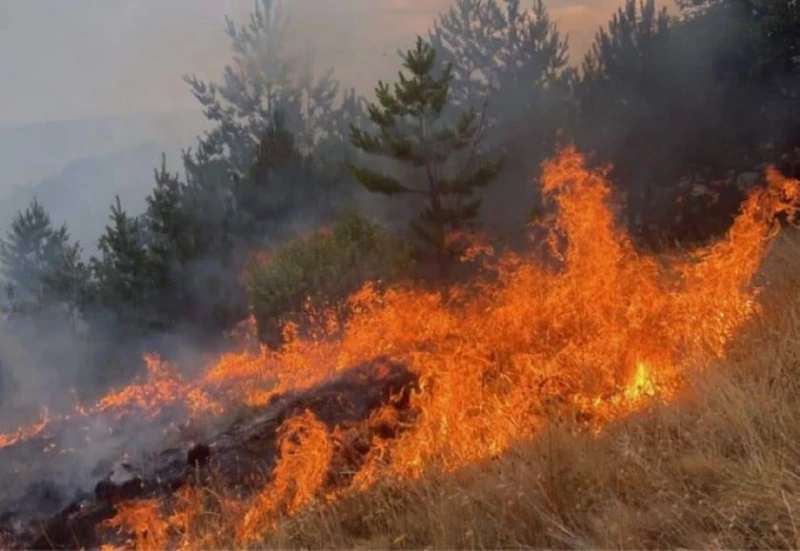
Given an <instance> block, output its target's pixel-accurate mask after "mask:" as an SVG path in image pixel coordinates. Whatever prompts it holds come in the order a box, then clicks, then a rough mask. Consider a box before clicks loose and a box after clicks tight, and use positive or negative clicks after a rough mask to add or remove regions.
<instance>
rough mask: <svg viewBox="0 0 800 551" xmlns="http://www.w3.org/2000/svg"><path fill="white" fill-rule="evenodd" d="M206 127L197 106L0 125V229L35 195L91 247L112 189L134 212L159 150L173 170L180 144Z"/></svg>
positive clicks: (138, 208) (140, 205)
mask: <svg viewBox="0 0 800 551" xmlns="http://www.w3.org/2000/svg"><path fill="white" fill-rule="evenodd" d="M207 128H208V122H207V121H206V120H205V119H204V117H203V115H202V113H201V112H199V111H176V112H169V113H152V114H143V115H130V116H119V117H92V118H83V119H75V120H65V121H50V122H40V123H31V124H26V125H15V126H8V125H6V126H2V125H0V235H4V234H5V232H6V230H7V228H8V226H9V225H10V223H11V219H12V217H13V216H14V214H16V212H17V211H19V210H21V209H24V208H25V207H26V206H27V205H28V204H29V203H30V201H31V200H32V199H33V198H34V197H36V198H37V199H38V200H39V202H40V203H42V205H44V207H45V208H46V209H47V210H48V212H49V213H50V215H51V217H52V218H53V222H54V223H56V224H61V223H62V222H66V223H67V225H68V227H69V230H70V233H71V234H72V237H73V239H78V240H80V242H81V245H82V246H83V248H84V251H86V253H87V254H90V253H93V252H94V251H95V250H96V246H97V239H98V238H99V237H100V235H101V234H102V232H103V230H104V228H105V225H106V223H107V222H108V215H109V207H110V205H111V204H112V203H113V202H114V197H115V195H119V196H120V200H121V201H122V204H123V207H125V209H126V210H128V212H130V213H131V214H139V213H141V212H142V211H143V209H144V204H145V202H144V198H145V197H146V195H147V194H148V193H149V191H150V190H151V189H152V186H153V170H154V169H155V168H156V167H157V166H158V165H159V163H160V162H161V153H162V152H164V153H166V154H167V165H168V166H169V167H170V169H171V170H172V171H175V170H178V169H179V167H180V157H179V156H180V152H181V149H185V148H187V147H190V146H193V145H194V144H195V143H196V141H195V138H196V137H197V136H198V135H201V134H202V133H203V132H204V131H205V130H206V129H207Z"/></svg>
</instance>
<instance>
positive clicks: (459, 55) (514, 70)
mask: <svg viewBox="0 0 800 551" xmlns="http://www.w3.org/2000/svg"><path fill="white" fill-rule="evenodd" d="M430 41H431V45H432V46H433V48H434V49H435V50H436V52H437V55H438V56H439V58H440V63H441V64H447V63H449V64H451V65H452V67H453V82H452V84H451V98H452V99H451V104H452V106H453V107H454V108H457V109H468V108H470V107H475V108H479V107H480V106H481V105H482V104H483V103H484V102H486V101H487V99H488V104H489V111H490V114H491V117H492V119H493V120H497V121H498V123H499V124H504V123H509V122H512V121H513V120H518V119H519V118H520V117H523V118H525V120H526V122H527V118H526V117H525V115H526V113H536V114H538V115H543V114H546V113H548V112H549V111H551V110H552V109H553V107H554V106H555V105H556V103H558V102H560V101H561V100H562V98H564V97H565V91H566V88H565V86H566V84H567V82H568V80H569V78H570V77H571V71H569V70H568V67H567V64H568V49H569V45H568V42H567V41H566V40H564V39H562V38H561V34H560V32H559V30H558V28H557V27H556V25H555V23H553V22H552V21H551V20H550V15H549V13H548V11H547V8H546V7H545V5H544V3H543V2H542V1H541V0H533V1H532V3H531V6H530V8H528V9H523V7H522V5H521V1H520V0H457V1H456V3H455V5H454V6H452V7H451V8H450V9H449V10H448V11H447V12H445V13H444V14H442V15H441V16H440V17H439V19H438V20H437V21H436V23H435V26H434V29H433V31H432V32H431V33H430ZM550 118H552V117H550ZM537 122H538V123H539V124H541V121H537Z"/></svg>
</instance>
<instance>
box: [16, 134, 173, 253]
mask: <svg viewBox="0 0 800 551" xmlns="http://www.w3.org/2000/svg"><path fill="white" fill-rule="evenodd" d="M184 146H185V144H183V143H172V144H169V145H167V146H164V145H162V144H156V143H153V142H146V143H142V144H139V145H136V146H133V147H129V148H125V149H122V150H120V151H116V152H113V153H108V154H105V155H99V156H93V157H85V158H82V159H77V160H74V161H72V162H70V163H69V164H68V165H67V166H66V167H64V168H63V169H62V170H60V171H59V172H58V173H57V174H55V175H53V176H51V177H49V178H46V179H44V180H43V181H41V182H40V183H38V184H36V185H32V186H24V187H18V188H17V189H15V190H14V191H13V192H11V193H10V194H8V195H6V196H5V197H2V198H0V234H2V235H4V234H5V232H6V231H7V228H8V227H9V225H10V224H11V220H12V217H13V216H14V215H15V214H16V213H17V212H18V211H19V210H21V209H24V208H26V207H27V205H28V204H29V203H30V202H31V200H33V198H34V197H35V198H37V199H38V200H39V202H40V203H41V204H42V205H43V206H44V207H45V209H46V210H47V211H48V213H50V216H51V218H52V220H53V223H54V224H55V225H60V224H61V223H64V222H66V224H67V227H68V229H69V231H70V234H71V235H72V239H73V240H78V241H80V243H81V246H82V247H83V249H84V253H85V255H87V256H88V255H89V254H93V253H95V252H96V250H97V240H98V238H99V237H100V235H102V233H103V231H104V229H105V226H106V224H107V223H108V220H109V219H108V217H109V213H110V206H111V204H112V203H113V202H114V200H115V199H114V198H115V196H117V195H119V197H120V201H121V202H122V206H123V207H124V208H125V210H127V211H128V212H129V213H130V214H140V213H141V212H143V211H144V208H145V197H146V196H147V194H148V193H149V192H150V190H151V189H152V187H153V171H154V170H155V169H156V168H157V167H158V166H159V165H160V162H161V153H162V152H164V153H166V154H167V167H168V168H169V169H170V170H171V171H173V172H175V171H176V170H179V167H180V157H179V155H180V150H181V148H182V147H184ZM181 172H182V171H181Z"/></svg>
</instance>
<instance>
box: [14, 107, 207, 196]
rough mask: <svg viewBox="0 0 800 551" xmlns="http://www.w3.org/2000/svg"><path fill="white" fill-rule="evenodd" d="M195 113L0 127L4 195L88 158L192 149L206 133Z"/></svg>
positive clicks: (203, 123)
mask: <svg viewBox="0 0 800 551" xmlns="http://www.w3.org/2000/svg"><path fill="white" fill-rule="evenodd" d="M206 124H207V122H206V121H205V119H204V118H203V116H202V113H200V112H199V111H194V110H187V111H174V112H168V113H151V114H143V115H131V116H119V117H92V118H83V119H75V120H65V121H49V122H38V123H31V124H26V125H14V126H2V125H0V196H3V195H5V194H7V193H10V192H12V191H13V190H14V189H15V188H16V187H18V186H27V185H31V184H36V183H37V182H41V181H42V180H43V179H45V178H48V177H50V176H53V175H54V174H56V173H57V172H59V171H60V170H62V169H64V167H65V166H66V165H67V164H69V163H71V162H72V161H75V160H76V159H81V158H85V157H97V156H101V155H107V154H110V153H114V152H118V151H122V150H125V149H128V148H132V147H135V146H137V145H139V144H142V143H145V142H152V143H155V144H159V145H162V146H164V145H171V144H175V143H181V144H183V146H184V147H185V146H189V145H192V144H193V143H194V141H193V138H194V137H195V136H197V135H199V134H201V133H202V132H203V131H204V130H205V129H206Z"/></svg>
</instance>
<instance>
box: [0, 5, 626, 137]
mask: <svg viewBox="0 0 800 551" xmlns="http://www.w3.org/2000/svg"><path fill="white" fill-rule="evenodd" d="M285 2H286V5H288V6H289V7H290V10H291V13H292V25H293V32H292V33H291V40H292V42H293V45H294V46H295V47H298V48H301V49H303V50H307V51H309V52H311V53H313V54H314V55H315V59H316V60H317V67H318V68H320V69H322V68H327V67H330V66H332V67H334V68H335V70H336V74H337V75H338V77H339V78H340V79H341V80H342V81H343V82H344V83H345V84H347V85H353V86H355V87H356V88H358V89H360V90H368V89H370V88H371V86H372V85H373V84H374V82H375V80H376V79H377V78H386V77H391V76H392V75H393V74H394V73H395V71H396V70H397V68H398V67H397V59H396V55H395V54H396V51H397V48H400V47H405V46H407V45H410V41H411V39H413V36H414V34H415V33H424V32H425V31H426V30H427V29H428V28H429V27H430V25H431V22H432V21H433V20H434V18H435V17H436V14H438V13H439V12H441V11H443V10H444V9H446V8H447V7H448V6H449V5H450V3H451V0H285ZM621 2H622V0H550V1H549V2H547V5H548V7H549V9H550V11H551V14H552V15H553V18H554V19H555V20H556V21H557V22H558V23H559V25H560V28H561V30H562V32H564V33H569V35H570V43H571V46H572V48H571V53H572V59H573V61H575V60H576V59H579V58H580V57H581V56H582V54H583V52H585V51H586V49H587V48H588V46H589V44H590V43H591V40H592V38H593V36H594V33H595V32H596V30H597V28H598V26H600V25H602V24H605V22H606V21H607V20H608V18H609V17H610V15H611V13H612V12H613V11H614V10H615V9H616V8H617V7H618V6H619V5H620V4H621ZM253 5H254V0H167V1H165V0H135V1H130V0H0V68H2V86H0V124H1V123H24V122H31V121H41V120H53V119H67V118H75V117H83V116H95V115H112V114H114V115H115V114H135V113H144V112H154V111H170V110H176V109H183V108H196V103H195V101H194V98H192V96H191V95H190V94H189V92H188V89H187V86H186V85H185V83H184V82H183V81H182V80H181V78H180V77H181V75H184V74H197V75H198V76H200V77H202V78H206V79H212V80H216V79H217V78H218V76H219V75H220V72H221V70H222V68H223V67H224V65H225V64H226V63H227V62H228V61H229V60H230V55H231V53H230V48H229V40H228V37H227V36H226V35H225V33H224V17H225V15H230V16H231V17H232V18H233V19H234V20H236V21H243V20H244V19H245V18H246V17H247V15H248V13H250V12H251V11H252V9H253Z"/></svg>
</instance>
